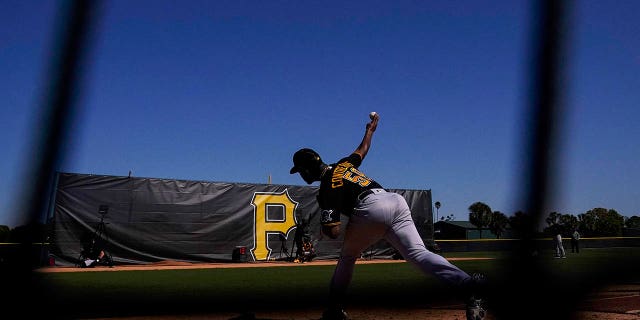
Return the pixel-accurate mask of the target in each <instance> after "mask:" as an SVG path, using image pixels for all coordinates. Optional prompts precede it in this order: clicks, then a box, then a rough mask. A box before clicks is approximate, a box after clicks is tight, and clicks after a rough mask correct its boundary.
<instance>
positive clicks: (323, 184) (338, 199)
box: [318, 153, 382, 215]
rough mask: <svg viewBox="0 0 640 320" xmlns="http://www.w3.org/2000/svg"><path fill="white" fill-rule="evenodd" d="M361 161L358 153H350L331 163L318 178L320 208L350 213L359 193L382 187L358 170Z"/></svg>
mask: <svg viewBox="0 0 640 320" xmlns="http://www.w3.org/2000/svg"><path fill="white" fill-rule="evenodd" d="M361 163H362V158H361V157H360V155H359V154H357V153H352V154H351V155H350V156H348V157H346V158H343V159H340V161H338V162H337V163H334V164H332V165H331V169H330V170H329V171H327V172H326V173H325V174H324V175H323V176H322V179H321V180H320V191H319V193H318V202H319V205H320V208H322V209H326V210H335V211H338V212H340V213H343V214H346V215H350V214H351V213H352V212H353V209H354V207H355V206H356V202H357V200H358V199H357V198H358V195H359V194H360V193H362V192H363V191H365V190H368V189H375V188H382V186H380V184H378V183H377V182H375V181H374V180H373V179H371V178H369V177H367V176H365V175H364V173H362V172H360V171H359V170H358V167H359V166H360V164H361Z"/></svg>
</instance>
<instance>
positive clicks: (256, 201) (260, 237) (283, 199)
mask: <svg viewBox="0 0 640 320" xmlns="http://www.w3.org/2000/svg"><path fill="white" fill-rule="evenodd" d="M251 205H252V206H253V213H254V223H255V228H254V235H253V248H252V249H251V250H250V251H251V254H252V255H253V257H254V259H255V260H256V261H257V260H268V259H269V256H270V255H271V248H269V244H268V243H267V242H268V241H267V239H268V236H269V234H282V235H284V236H285V237H286V236H287V234H288V233H289V232H290V231H291V230H292V229H293V228H295V226H296V224H297V222H296V217H295V214H294V213H295V210H296V207H297V206H298V203H297V202H295V201H293V200H291V198H290V197H289V193H288V192H287V189H285V190H284V191H282V192H281V193H274V192H256V193H254V194H253V199H252V200H251Z"/></svg>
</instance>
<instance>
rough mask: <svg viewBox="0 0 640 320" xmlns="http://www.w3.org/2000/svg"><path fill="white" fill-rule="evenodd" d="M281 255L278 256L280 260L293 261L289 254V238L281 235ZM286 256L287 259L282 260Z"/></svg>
mask: <svg viewBox="0 0 640 320" xmlns="http://www.w3.org/2000/svg"><path fill="white" fill-rule="evenodd" d="M279 237H280V244H281V245H280V255H279V256H278V258H279V259H280V260H287V261H288V260H291V255H290V254H289V250H288V249H287V238H286V237H285V236H284V235H282V234H280V236H279ZM283 254H284V256H285V257H286V258H282V255H283Z"/></svg>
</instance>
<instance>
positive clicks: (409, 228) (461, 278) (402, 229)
mask: <svg viewBox="0 0 640 320" xmlns="http://www.w3.org/2000/svg"><path fill="white" fill-rule="evenodd" d="M397 206H398V210H399V213H398V215H397V217H396V219H395V221H394V222H393V224H392V226H391V229H390V230H389V231H388V232H387V235H386V236H385V238H386V239H387V241H389V243H391V245H393V246H394V247H395V248H396V249H397V250H398V251H399V252H400V254H402V256H403V257H404V258H405V259H406V260H407V261H409V262H411V263H413V264H415V265H416V266H418V268H420V270H422V271H423V272H424V273H428V274H432V275H434V276H436V277H437V278H438V279H440V280H443V281H445V282H447V283H450V284H453V285H456V286H461V285H464V284H465V283H466V282H467V281H469V280H470V278H471V277H470V276H469V275H468V274H467V273H466V272H464V271H462V270H461V269H460V268H458V267H456V266H455V265H453V264H451V263H450V262H449V261H447V259H445V258H444V257H442V256H440V255H438V254H435V253H433V252H431V251H429V250H427V248H426V247H425V245H424V242H423V241H422V238H421V237H420V234H419V233H418V230H417V229H416V226H415V224H414V222H413V219H412V218H411V212H410V210H409V207H408V206H407V204H406V201H398V202H397Z"/></svg>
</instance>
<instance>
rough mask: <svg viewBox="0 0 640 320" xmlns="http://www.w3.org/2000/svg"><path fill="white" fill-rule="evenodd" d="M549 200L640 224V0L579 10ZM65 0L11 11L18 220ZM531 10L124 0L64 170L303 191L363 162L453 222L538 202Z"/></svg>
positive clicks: (5, 55)
mask: <svg viewBox="0 0 640 320" xmlns="http://www.w3.org/2000/svg"><path fill="white" fill-rule="evenodd" d="M573 4H574V5H573V10H572V15H571V20H570V25H571V27H572V29H571V31H570V33H569V37H568V39H567V40H568V44H569V47H568V49H567V55H566V57H565V59H564V60H565V62H566V64H565V68H566V69H565V71H566V72H565V74H566V79H565V80H566V81H565V83H564V85H563V86H562V88H561V93H562V94H563V99H564V101H565V102H566V111H567V112H566V115H565V117H564V118H563V119H562V127H561V134H562V139H561V140H560V142H559V148H558V152H559V154H558V157H559V158H558V159H559V160H560V161H559V163H558V166H557V172H558V176H557V177H556V180H554V189H553V194H554V197H553V200H554V201H553V202H552V203H551V205H550V209H549V210H550V211H557V212H561V213H568V214H575V215H577V214H580V213H583V212H585V211H587V210H590V209H592V208H595V207H604V208H610V209H615V210H617V211H618V212H619V213H620V214H622V215H625V216H632V215H640V200H638V199H640V191H638V190H639V189H638V188H637V182H638V181H640V165H639V164H638V163H639V162H638V160H637V159H638V158H640V148H639V144H638V143H637V142H635V141H636V140H637V138H638V137H639V136H640V129H638V125H637V122H638V119H640V108H638V106H639V105H640V103H639V102H640V99H639V97H640V95H639V94H638V92H639V89H640V86H639V85H640V76H639V75H640V37H638V34H640V21H639V20H638V19H637V16H636V15H637V12H640V2H637V1H617V2H615V6H613V5H611V4H610V2H606V1H575V2H573ZM59 9H60V3H58V2H56V1H16V0H9V1H3V2H2V3H1V4H0V72H1V73H2V77H0V81H1V83H0V95H1V96H2V97H3V106H2V108H1V109H0V124H1V126H0V142H1V143H2V146H3V151H4V152H3V155H4V156H3V160H2V162H0V175H1V176H2V177H3V179H1V180H0V225H2V224H5V225H9V226H15V225H17V224H19V223H20V222H21V220H20V218H21V215H20V214H19V212H20V205H21V203H22V199H21V198H20V195H21V192H24V190H23V188H24V187H25V186H27V185H28V184H27V183H25V181H29V179H30V177H29V175H28V171H27V169H28V168H27V167H26V166H25V164H28V163H29V161H30V160H29V156H30V153H29V152H30V150H29V147H30V146H32V145H33V141H34V139H36V137H37V135H36V134H37V132H38V130H37V126H36V125H37V121H38V120H40V119H39V118H38V116H39V111H40V110H41V109H42V105H43V99H42V96H43V95H44V93H45V89H46V84H45V80H46V76H47V74H46V71H47V68H48V63H49V62H50V58H51V54H52V52H53V50H54V47H55V46H54V42H53V40H54V39H53V36H54V35H55V33H54V32H55V26H56V23H58V21H57V19H58V17H59V15H58V14H59ZM532 12H533V6H532V2H529V1H366V2H364V1H362V2H361V1H350V2H348V3H343V1H182V2H176V1H117V0H114V1H105V3H104V5H103V6H102V7H101V10H100V15H99V21H98V23H97V28H96V30H95V31H94V32H93V33H92V34H93V37H92V41H91V43H90V44H91V47H90V50H89V52H88V58H87V61H88V63H87V64H86V65H85V66H84V69H83V77H82V80H83V81H82V88H81V89H82V90H81V91H80V92H79V96H78V101H77V106H78V111H77V113H76V114H75V115H74V117H73V119H72V120H73V125H72V127H71V128H70V134H69V137H68V139H67V140H66V141H65V149H64V150H63V151H64V158H63V161H62V163H61V164H60V165H59V168H58V170H59V171H65V172H76V173H91V174H105V175H117V176H126V175H127V174H128V173H129V171H131V172H132V175H133V176H137V177H154V178H175V179H189V180H203V181H224V182H249V183H266V182H267V181H268V177H269V176H271V181H272V183H274V184H283V185H302V184H304V182H303V181H302V180H301V179H300V177H299V176H298V175H290V174H289V168H290V167H291V164H292V163H291V155H292V154H293V152H295V151H296V150H297V149H299V148H301V147H311V148H314V149H315V150H317V151H318V152H319V153H320V154H321V155H322V157H323V159H324V160H325V162H328V163H330V162H332V161H336V160H338V159H339V158H341V157H343V156H346V155H348V154H349V153H351V152H352V151H353V150H354V149H355V148H356V147H357V145H358V143H359V142H360V140H361V139H362V136H363V133H364V128H365V124H366V122H367V121H368V113H369V112H370V111H376V112H378V113H379V114H380V116H381V119H380V123H379V127H378V130H377V131H376V134H375V136H374V139H373V144H372V147H371V150H370V152H369V155H368V156H367V158H366V159H365V162H364V163H363V165H362V167H361V169H362V170H363V171H364V172H365V173H366V174H367V175H369V176H371V177H372V178H374V179H376V180H377V181H378V182H380V183H381V184H382V185H383V186H384V187H387V188H398V189H430V190H431V191H432V194H433V200H434V201H440V202H441V203H442V207H441V208H440V210H439V215H440V216H445V215H450V214H453V215H454V216H455V218H456V219H458V220H467V218H468V210H467V208H468V207H469V206H470V205H471V204H472V203H474V202H477V201H482V202H484V203H486V204H488V205H489V206H490V207H491V208H492V209H493V210H497V211H501V212H503V213H505V214H507V215H511V214H513V213H514V212H515V211H517V210H520V209H523V208H522V204H521V203H519V194H518V193H519V192H520V191H521V190H522V180H521V179H522V169H523V165H524V164H525V163H526V160H525V159H524V156H523V148H524V146H523V139H524V136H525V134H526V131H527V127H526V126H527V119H526V114H527V113H526V110H527V107H528V101H527V97H528V94H529V91H528V90H529V88H528V85H529V78H528V76H529V74H528V71H529V62H530V59H531V58H532V55H531V52H530V51H531V50H530V49H531V29H532V19H534V16H533V15H532Z"/></svg>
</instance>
